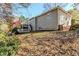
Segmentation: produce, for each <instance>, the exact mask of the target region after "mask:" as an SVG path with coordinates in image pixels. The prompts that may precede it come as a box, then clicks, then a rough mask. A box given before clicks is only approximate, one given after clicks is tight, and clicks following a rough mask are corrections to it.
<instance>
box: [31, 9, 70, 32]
mask: <svg viewBox="0 0 79 59" xmlns="http://www.w3.org/2000/svg"><path fill="white" fill-rule="evenodd" d="M30 24H31V25H32V28H33V31H36V30H58V29H59V28H60V27H59V26H60V25H61V26H62V27H63V28H62V30H65V31H68V30H69V29H70V26H71V15H70V14H69V13H66V12H65V11H63V10H61V9H54V10H52V11H50V12H47V13H45V14H42V15H40V16H37V17H34V18H32V19H31V20H30Z"/></svg>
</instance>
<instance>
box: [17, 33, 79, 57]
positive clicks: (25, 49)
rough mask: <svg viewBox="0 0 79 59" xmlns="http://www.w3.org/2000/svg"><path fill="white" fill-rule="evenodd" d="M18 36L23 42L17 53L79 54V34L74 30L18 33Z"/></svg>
mask: <svg viewBox="0 0 79 59" xmlns="http://www.w3.org/2000/svg"><path fill="white" fill-rule="evenodd" d="M17 37H18V38H19V40H20V42H21V44H20V45H19V50H18V53H17V55H23V56H26V55H30V56H32V55H33V56H40V55H41V56H47V55H48V56H51V55H53V56H54V55H57V56H60V55H61V56H63V55H67V56H69V55H79V34H77V33H75V32H73V31H69V32H59V31H57V32H56V31H45V32H34V33H27V34H21V35H17Z"/></svg>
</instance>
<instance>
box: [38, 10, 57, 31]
mask: <svg viewBox="0 0 79 59" xmlns="http://www.w3.org/2000/svg"><path fill="white" fill-rule="evenodd" d="M57 16H58V15H57V10H53V11H51V12H49V13H47V14H44V15H42V16H40V17H37V30H57V29H58V19H57Z"/></svg>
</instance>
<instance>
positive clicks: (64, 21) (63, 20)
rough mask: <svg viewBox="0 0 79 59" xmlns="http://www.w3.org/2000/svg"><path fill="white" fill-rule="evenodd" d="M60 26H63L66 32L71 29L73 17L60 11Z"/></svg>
mask: <svg viewBox="0 0 79 59" xmlns="http://www.w3.org/2000/svg"><path fill="white" fill-rule="evenodd" d="M58 25H62V26H63V29H62V30H64V31H67V30H69V29H70V26H71V15H70V14H68V13H65V12H63V11H61V10H59V9H58Z"/></svg>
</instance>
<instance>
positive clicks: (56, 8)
mask: <svg viewBox="0 0 79 59" xmlns="http://www.w3.org/2000/svg"><path fill="white" fill-rule="evenodd" d="M58 9H59V10H61V11H62V12H64V13H66V14H68V15H71V14H70V13H69V12H67V11H65V10H64V9H63V8H61V7H55V8H53V9H51V10H49V11H47V12H44V13H42V14H40V15H38V16H35V17H32V18H31V19H33V18H36V17H40V16H43V15H45V14H47V13H49V12H51V11H54V10H58ZM31 19H30V20H31Z"/></svg>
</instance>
